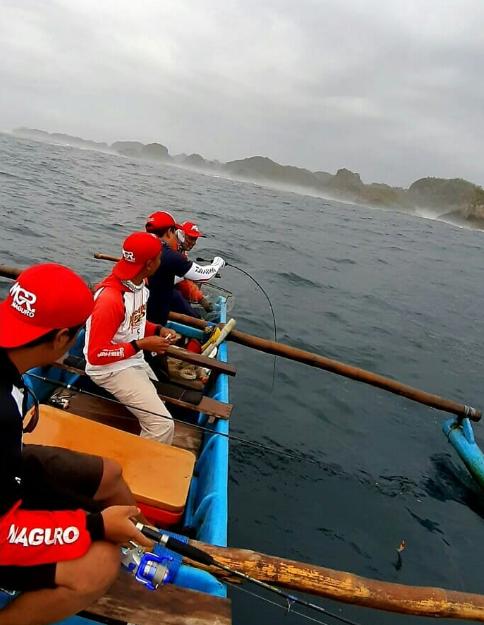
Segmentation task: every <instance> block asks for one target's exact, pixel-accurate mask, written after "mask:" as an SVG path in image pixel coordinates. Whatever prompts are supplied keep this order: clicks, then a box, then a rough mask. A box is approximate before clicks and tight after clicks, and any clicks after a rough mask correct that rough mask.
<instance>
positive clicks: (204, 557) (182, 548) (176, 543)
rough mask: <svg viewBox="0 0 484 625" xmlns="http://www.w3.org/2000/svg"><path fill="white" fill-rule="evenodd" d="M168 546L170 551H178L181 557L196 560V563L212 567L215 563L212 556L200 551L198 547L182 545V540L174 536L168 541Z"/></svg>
mask: <svg viewBox="0 0 484 625" xmlns="http://www.w3.org/2000/svg"><path fill="white" fill-rule="evenodd" d="M166 546H167V547H168V549H171V550H172V551H176V553H179V554H180V555H181V556H185V557H186V558H190V560H195V562H200V564H206V565H207V566H211V565H212V564H213V563H214V560H213V558H212V556H211V555H210V554H209V553H207V552H206V551H202V550H201V549H198V547H193V545H187V544H186V543H182V542H181V540H177V539H176V538H173V537H172V536H170V537H169V538H168V540H167V541H166Z"/></svg>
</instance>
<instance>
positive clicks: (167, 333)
mask: <svg viewBox="0 0 484 625" xmlns="http://www.w3.org/2000/svg"><path fill="white" fill-rule="evenodd" d="M160 336H161V337H162V338H164V339H166V340H167V341H169V342H170V345H171V344H173V343H176V342H177V341H178V339H179V338H180V335H179V334H177V333H176V332H175V330H170V328H160Z"/></svg>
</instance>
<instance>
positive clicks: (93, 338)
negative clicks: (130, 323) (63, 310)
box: [87, 288, 136, 365]
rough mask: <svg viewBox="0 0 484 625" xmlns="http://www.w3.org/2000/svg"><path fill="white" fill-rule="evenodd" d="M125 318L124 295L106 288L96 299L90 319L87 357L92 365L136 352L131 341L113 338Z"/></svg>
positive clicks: (120, 358) (108, 361)
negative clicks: (118, 341)
mask: <svg viewBox="0 0 484 625" xmlns="http://www.w3.org/2000/svg"><path fill="white" fill-rule="evenodd" d="M123 319H124V302H123V296H122V294H121V293H119V292H118V291H115V290H114V289H109V288H108V289H104V290H103V291H102V292H101V293H100V294H99V296H98V297H97V299H96V302H95V304H94V310H93V312H92V315H91V317H90V318H89V320H88V322H87V323H88V330H89V343H88V349H87V359H88V361H89V363H90V364H91V365H108V364H110V363H112V362H117V361H118V360H125V359H126V358H130V357H131V356H134V354H136V349H135V348H134V347H133V345H131V343H114V342H113V338H114V336H115V334H116V332H117V331H118V328H119V326H120V325H121V323H122V321H123Z"/></svg>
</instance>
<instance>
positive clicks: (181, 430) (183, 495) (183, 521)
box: [0, 296, 231, 625]
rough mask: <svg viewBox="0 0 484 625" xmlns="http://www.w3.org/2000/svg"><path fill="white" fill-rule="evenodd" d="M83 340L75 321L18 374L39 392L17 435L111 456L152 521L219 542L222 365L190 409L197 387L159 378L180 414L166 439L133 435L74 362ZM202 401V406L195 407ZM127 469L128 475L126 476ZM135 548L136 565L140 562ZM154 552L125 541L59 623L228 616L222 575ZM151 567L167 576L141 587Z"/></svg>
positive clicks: (198, 335)
mask: <svg viewBox="0 0 484 625" xmlns="http://www.w3.org/2000/svg"><path fill="white" fill-rule="evenodd" d="M226 309H227V306H226V298H224V297H223V296H218V298H217V306H216V310H217V311H218V319H217V320H216V321H218V322H225V321H226ZM169 326H170V327H171V328H172V329H173V330H175V331H176V332H177V333H178V334H180V335H182V336H184V337H187V338H195V339H198V340H200V341H201V342H204V340H205V339H204V332H203V330H199V329H196V328H192V327H189V326H186V325H183V324H180V323H174V322H169ZM205 337H206V335H205ZM83 344H84V332H83V331H82V332H81V333H80V335H79V337H78V339H77V342H76V344H75V346H74V347H73V348H72V349H71V351H70V353H69V356H68V358H66V359H65V360H64V361H63V363H62V365H61V366H59V363H57V364H56V365H55V366H52V367H48V368H38V369H33V370H31V371H29V372H28V373H27V374H26V375H25V376H24V382H25V384H26V386H27V387H28V388H29V389H30V390H31V391H32V392H33V395H34V396H35V397H36V398H37V399H38V401H39V402H40V412H41V417H40V420H39V425H38V426H37V428H36V429H35V430H34V432H33V433H32V434H31V435H26V436H25V437H24V441H25V442H26V443H40V444H52V445H55V444H58V445H62V446H65V447H68V448H71V449H74V450H77V451H86V452H87V451H90V452H91V453H99V454H102V455H104V456H107V457H110V456H111V457H115V458H116V459H117V460H119V461H120V463H121V464H122V465H123V470H124V472H125V477H126V479H127V481H128V483H130V486H131V488H132V490H133V492H134V494H135V496H136V498H137V503H138V505H139V507H140V508H141V510H142V511H143V513H144V514H145V515H146V516H147V518H148V519H149V520H150V521H151V522H152V523H153V524H155V523H156V525H157V526H160V527H163V528H164V529H166V530H170V533H172V535H173V536H175V537H177V538H179V539H180V540H182V541H184V540H186V537H188V536H189V537H190V538H191V539H196V540H199V541H203V542H204V543H207V544H209V545H218V546H222V547H225V546H226V545H227V517H228V514H227V484H228V434H229V421H228V419H227V418H226V416H227V415H228V412H227V407H230V404H229V384H228V375H227V373H224V372H223V370H222V372H220V373H218V374H217V372H215V371H214V370H212V373H211V375H210V377H209V382H208V383H207V384H206V386H205V388H204V389H203V398H202V410H201V411H200V412H198V413H196V412H194V408H193V407H191V408H190V410H187V408H186V407H185V406H184V404H188V403H189V402H192V403H193V402H194V401H195V400H196V399H197V398H198V397H199V396H200V394H201V393H200V392H199V391H196V390H193V389H186V388H185V386H186V385H187V384H184V386H183V387H181V386H177V388H178V390H179V391H180V392H179V393H177V392H176V390H177V389H176V388H175V389H173V388H168V390H167V388H166V385H165V387H163V385H161V386H160V390H161V391H162V392H165V393H167V392H169V391H171V395H172V397H166V399H167V400H168V401H170V400H171V401H172V402H173V403H174V405H172V406H171V407H170V409H171V412H172V414H173V415H174V417H175V419H177V416H178V417H180V420H176V423H175V438H174V442H173V447H172V448H171V447H169V446H167V445H162V444H160V443H156V442H154V441H147V440H145V439H141V438H140V437H139V436H137V435H136V434H135V432H136V429H137V427H138V425H137V424H138V422H137V420H136V419H135V418H134V417H131V415H130V413H129V412H128V411H127V410H126V409H125V408H124V407H123V406H122V405H119V403H118V402H116V401H114V400H112V399H109V398H103V397H102V396H100V395H99V393H98V391H99V390H100V389H97V387H96V388H95V389H93V388H92V383H90V381H89V379H88V378H87V376H85V375H83V372H82V371H80V370H78V365H79V363H80V358H81V356H82V347H83ZM227 356H228V354H227V345H226V343H225V342H222V343H221V344H220V345H219V346H218V352H217V355H216V359H217V361H218V362H219V363H221V364H222V363H226V362H227ZM222 369H223V367H222ZM215 374H217V375H215ZM168 386H170V387H173V386H174V385H173V384H170V385H168ZM188 386H190V384H189V383H188ZM192 386H193V384H192ZM185 399H188V400H189V401H185ZM206 406H208V411H209V412H210V414H207V413H206V412H203V409H204V408H203V407H206ZM218 408H221V410H218ZM217 412H219V413H221V415H217V414H216V413H217ZM187 418H188V421H185V420H184V419H187ZM113 426H114V427H113ZM158 448H159V451H158ZM141 454H143V455H141ZM147 455H148V456H149V457H146V456H147ZM140 472H142V473H143V472H144V475H143V476H142V478H141V479H138V478H137V477H136V475H138V476H139V474H140ZM148 472H149V473H148ZM166 472H168V473H169V479H168V480H167V479H166ZM147 473H148V474H147ZM131 476H134V478H133V482H134V483H133V482H131V480H130V479H129V478H130V477H131ZM163 482H164V485H163ZM157 497H158V499H157ZM142 556H144V557H145V559H144V560H143V566H144V571H142V570H141V565H140V559H141V557H142ZM153 556H154V557H153V558H151V557H147V556H146V554H143V553H140V554H138V556H137V554H136V552H135V553H134V554H133V550H128V549H126V550H124V551H123V558H122V559H123V562H124V567H123V568H125V569H126V572H124V573H123V572H121V573H120V576H119V578H118V582H117V583H116V584H115V585H114V587H113V588H112V589H111V591H110V593H109V594H108V595H106V596H105V597H104V598H103V600H102V601H99V602H97V604H95V605H94V606H93V607H92V608H91V610H90V611H89V613H86V614H83V615H82V616H79V615H78V616H73V617H70V618H68V619H65V620H64V621H62V623H63V624H65V625H95V624H97V623H99V622H101V623H105V622H106V620H105V619H106V618H110V619H115V620H116V619H117V620H118V621H122V622H132V623H136V624H137V625H151V624H152V623H172V622H173V623H174V622H176V623H185V622H186V623H192V622H194V620H193V619H195V615H196V623H197V624H200V625H203V624H204V623H215V622H216V623H220V624H221V625H222V624H223V625H226V624H228V623H230V622H231V615H230V602H229V600H228V599H227V598H226V597H227V589H226V586H225V585H224V584H223V583H221V582H220V581H219V580H218V579H217V578H215V577H214V576H213V575H211V574H210V573H208V572H207V571H204V570H201V569H199V568H194V567H192V566H187V565H185V564H182V563H181V558H180V557H178V556H177V555H176V554H175V553H174V552H173V551H171V550H168V549H166V548H165V547H162V546H161V545H157V546H156V547H155V548H154V550H153ZM130 568H131V569H135V572H136V578H135V577H133V575H130V574H129V569H130ZM156 570H158V571H160V570H161V572H162V573H163V575H165V577H166V579H167V580H170V582H171V584H170V586H166V587H165V588H163V589H162V590H160V591H158V592H156V593H154V592H153V593H152V592H150V591H149V590H146V588H145V587H148V589H150V588H154V585H155V584H154V583H153V582H154V580H153V577H154V576H155V577H156V575H155V571H156ZM158 575H159V573H158ZM143 576H144V577H143ZM155 581H159V579H158V580H156V579H155ZM165 590H166V592H165ZM10 599H11V595H9V594H8V593H5V592H0V606H1V605H4V604H5V603H6V602H7V601H9V600H10Z"/></svg>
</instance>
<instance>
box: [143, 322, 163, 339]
mask: <svg viewBox="0 0 484 625" xmlns="http://www.w3.org/2000/svg"><path fill="white" fill-rule="evenodd" d="M160 328H161V326H160V324H159V323H153V322H151V321H148V320H146V325H145V336H154V335H156V334H158V330H159V329H160Z"/></svg>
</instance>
